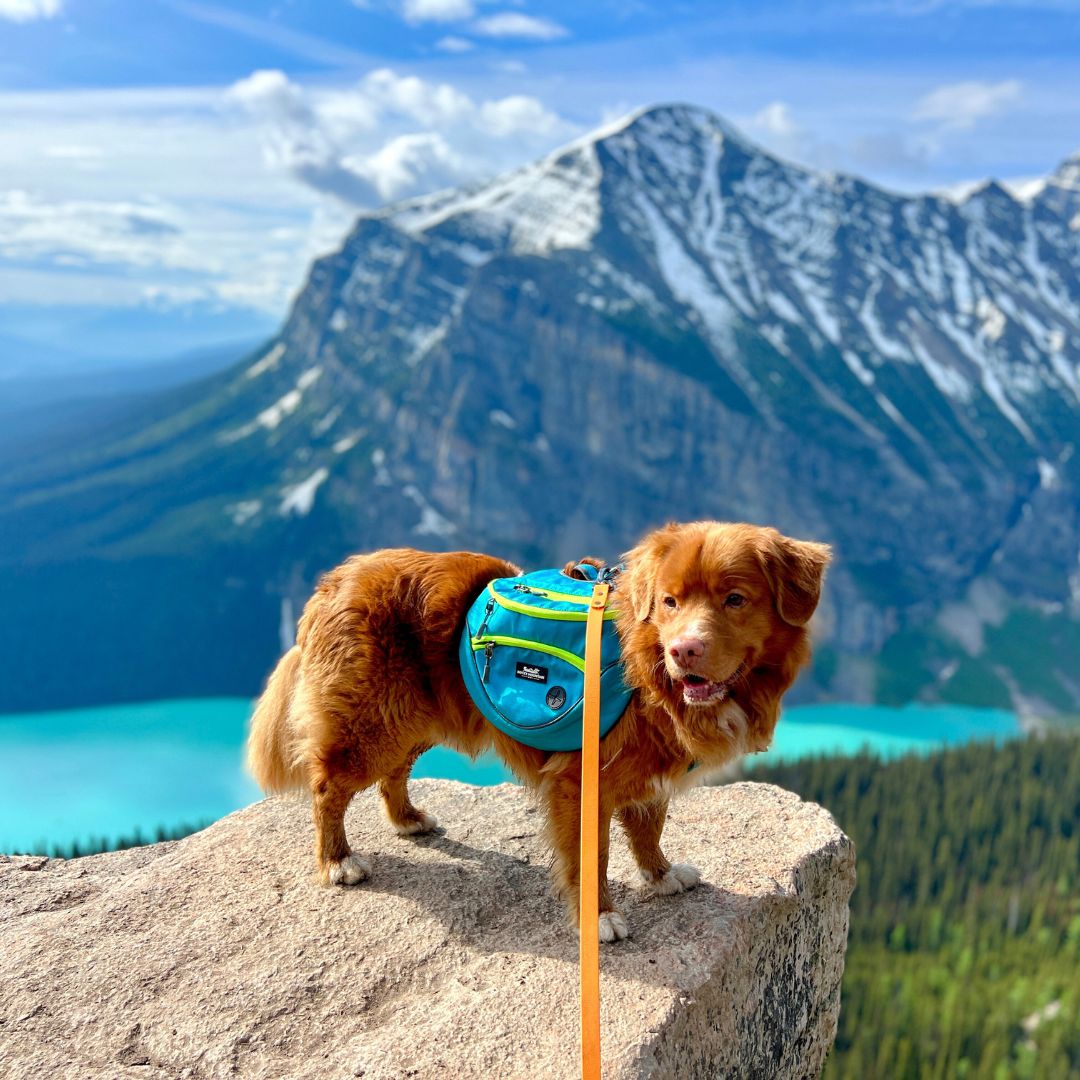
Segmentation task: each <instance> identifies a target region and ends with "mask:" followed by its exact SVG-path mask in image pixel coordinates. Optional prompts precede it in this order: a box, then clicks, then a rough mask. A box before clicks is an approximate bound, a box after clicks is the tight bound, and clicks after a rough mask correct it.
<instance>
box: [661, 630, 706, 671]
mask: <svg viewBox="0 0 1080 1080" xmlns="http://www.w3.org/2000/svg"><path fill="white" fill-rule="evenodd" d="M668 652H669V653H671V656H672V658H673V659H674V661H675V663H677V664H678V665H679V666H680V667H684V668H692V667H693V666H694V664H695V663H696V662H697V661H698V660H700V659H701V658H702V657H703V656H704V655H705V643H704V642H703V641H702V640H701V638H696V637H684V638H676V640H675V641H673V642H672V643H671V644H670V645H669V646H668Z"/></svg>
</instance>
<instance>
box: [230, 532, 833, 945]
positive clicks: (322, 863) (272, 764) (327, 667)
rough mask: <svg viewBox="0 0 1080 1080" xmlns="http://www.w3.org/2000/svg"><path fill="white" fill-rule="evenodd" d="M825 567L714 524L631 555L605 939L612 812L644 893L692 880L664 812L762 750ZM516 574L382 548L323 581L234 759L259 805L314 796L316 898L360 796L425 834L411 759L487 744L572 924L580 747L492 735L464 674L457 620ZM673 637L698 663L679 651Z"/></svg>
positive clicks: (352, 865) (801, 657)
mask: <svg viewBox="0 0 1080 1080" xmlns="http://www.w3.org/2000/svg"><path fill="white" fill-rule="evenodd" d="M578 561H581V560H578ZM589 561H593V562H596V560H589ZM828 561H829V549H828V548H827V547H826V546H825V545H822V544H814V543H807V542H803V541H798V540H791V539H789V538H787V537H784V536H781V535H780V533H778V532H777V531H776V530H775V529H762V528H757V527H755V526H751V525H734V524H720V523H716V522H695V523H692V524H688V525H669V526H667V527H666V528H663V529H660V530H658V531H657V532H654V533H652V534H650V535H649V536H647V537H645V539H644V540H642V542H641V543H640V544H639V545H638V546H637V547H636V548H634V549H633V551H631V552H630V553H629V554H628V555H627V556H626V570H625V572H624V573H623V574H622V575H621V576H620V577H619V578H618V579H617V586H616V590H615V593H614V594H613V595H614V603H615V604H616V605H617V606H618V608H619V615H618V620H617V627H618V632H619V635H620V638H621V640H622V645H623V657H624V661H625V677H626V680H627V683H628V684H629V685H630V686H631V687H633V689H634V691H635V693H634V695H633V697H632V698H631V701H630V705H629V707H628V708H627V710H626V713H625V715H624V716H623V717H622V719H621V720H620V721H619V722H618V723H617V724H616V725H615V727H614V728H613V729H612V730H611V731H610V732H609V733H608V735H607V736H606V737H605V738H604V740H603V742H602V744H601V748H600V761H601V769H602V772H601V783H600V816H601V832H600V835H601V847H600V912H601V916H600V924H601V925H600V932H601V937H602V939H603V940H616V939H618V938H622V937H625V936H626V934H627V927H626V922H625V920H624V919H623V917H622V915H621V914H620V913H618V912H617V911H615V909H614V907H613V905H612V902H611V896H610V894H609V891H608V885H607V858H608V834H609V831H610V823H611V818H612V816H615V817H617V818H618V819H619V822H620V823H621V825H622V826H623V829H624V830H625V832H626V836H627V839H628V841H629V844H630V848H631V851H632V852H633V855H634V858H635V859H636V861H637V864H638V866H639V867H640V869H641V873H642V876H643V877H644V879H645V882H646V886H647V888H649V889H650V890H651V891H653V892H655V893H659V894H667V893H674V892H681V891H682V890H683V889H684V888H687V887H690V886H692V885H694V884H696V882H697V880H698V875H697V871H696V870H694V868H693V867H691V866H675V867H673V866H672V865H671V863H669V862H668V860H667V859H666V858H665V857H664V854H663V852H662V851H661V850H660V833H661V830H662V829H663V827H664V817H665V814H666V812H667V805H668V800H669V798H670V796H671V794H672V793H673V792H674V791H676V790H678V789H679V788H680V787H682V786H685V785H686V784H687V783H689V782H690V781H691V780H694V781H696V780H697V779H699V778H700V777H702V776H703V775H707V773H708V771H709V770H710V769H715V768H716V767H718V766H722V765H724V764H726V763H727V762H729V761H731V760H732V759H733V758H734V757H736V756H737V755H739V754H742V753H747V752H752V751H756V750H764V749H765V748H766V747H768V745H769V744H770V742H771V741H772V735H773V729H774V727H775V726H776V721H777V718H778V716H779V711H780V699H781V697H782V695H783V694H784V692H785V691H786V690H787V689H788V687H789V686H791V684H792V682H793V681H794V679H795V676H796V675H797V674H798V672H799V669H800V668H801V667H803V665H804V664H806V662H807V661H808V660H809V657H810V646H809V641H808V634H807V630H806V624H807V622H808V621H809V619H810V616H811V615H812V614H813V612H814V609H815V607H816V606H817V602H818V597H819V595H820V590H821V583H822V578H823V575H824V571H825V567H826V565H827V564H828ZM573 565H574V564H573V563H571V564H568V567H572V566H573ZM518 573H520V571H519V570H518V568H517V567H515V566H513V565H511V564H510V563H508V562H504V561H503V560H501V559H496V558H493V557H490V556H487V555H476V554H472V553H469V552H454V553H451V554H429V553H426V552H421V551H413V550H410V549H396V550H387V551H377V552H375V553H374V554H371V555H357V556H353V557H352V558H350V559H348V560H347V561H346V562H345V563H343V564H342V565H341V566H339V567H338V568H337V569H335V570H332V571H331V572H330V573H328V574H326V575H325V576H324V577H323V579H322V580H321V581H320V582H319V585H318V588H317V589H316V591H315V594H314V596H312V598H311V599H310V600H309V601H308V604H307V606H306V607H305V609H304V613H303V616H302V618H301V619H300V625H299V631H298V636H297V643H296V645H295V646H294V647H293V648H292V649H291V650H290V651H289V652H288V653H286V655H285V656H284V657H283V658H282V660H281V661H280V662H279V664H278V666H277V668H276V669H275V671H274V673H273V674H272V675H271V677H270V681H269V683H268V685H267V688H266V691H265V693H264V694H263V696H262V698H261V700H260V701H259V704H258V707H257V709H256V711H255V715H254V718H253V720H252V725H251V734H250V738H249V743H248V762H249V766H250V768H251V771H252V773H253V774H254V776H255V778H256V780H258V782H259V784H260V785H261V786H262V787H263V788H264V790H267V791H284V790H287V789H290V788H301V789H308V790H309V791H310V792H311V795H312V800H313V815H314V819H315V847H316V858H317V860H318V866H319V872H320V875H321V877H322V880H323V881H324V882H325V883H335V884H345V885H351V884H355V883H357V882H359V881H362V880H363V879H364V878H365V877H367V876H368V874H369V873H370V872H371V866H370V865H369V863H368V862H367V861H366V860H365V859H363V858H362V857H361V856H359V855H356V854H353V853H352V852H351V851H350V848H349V843H348V840H347V839H346V836H345V825H344V816H345V809H346V807H347V806H348V804H349V801H350V800H351V799H352V797H353V795H355V794H356V792H358V791H361V790H362V789H364V788H367V787H369V786H371V785H372V784H378V787H379V793H380V795H381V796H382V800H383V806H384V809H385V811H386V816H387V817H388V818H389V820H390V822H391V824H392V825H393V826H394V828H395V829H396V830H397V831H398V832H399V833H402V834H411V833H421V832H427V831H430V830H431V829H433V828H435V825H436V822H435V819H434V818H433V817H432V816H431V815H430V814H426V813H425V812H424V811H423V810H421V809H420V808H418V807H416V806H414V805H413V804H412V802H410V800H409V795H408V790H407V781H408V777H409V772H410V770H411V768H412V765H413V762H414V761H415V760H416V759H417V757H419V755H420V754H422V753H423V752H424V751H425V750H427V749H428V748H430V747H431V746H434V745H435V744H444V745H447V746H451V747H453V748H454V749H456V750H460V751H462V752H463V753H466V754H469V755H476V754H479V753H481V752H482V751H484V750H486V749H488V748H490V747H494V749H495V751H496V752H497V753H498V755H499V756H500V757H501V758H502V760H503V761H504V762H505V763H506V764H507V765H508V766H509V767H510V769H512V770H513V772H514V774H515V775H516V776H518V777H519V778H520V779H521V780H522V781H523V782H524V783H526V784H528V785H529V786H530V787H532V788H534V789H536V790H537V792H538V793H539V796H540V798H541V800H542V802H543V803H544V805H545V807H546V810H547V823H548V834H549V839H550V842H551V845H552V847H553V849H554V853H555V868H554V873H555V878H556V883H557V885H558V886H559V889H560V891H561V893H562V895H563V897H564V898H565V900H566V903H567V907H568V909H569V913H570V915H571V917H572V918H573V919H576V918H577V907H578V897H577V890H578V827H579V826H578V821H579V813H580V809H579V807H580V752H569V753H547V752H545V751H542V750H534V749H532V748H530V747H527V746H523V745H521V744H520V743H517V742H514V741H513V740H512V739H510V738H509V737H508V736H506V735H504V734H503V733H502V732H500V731H497V730H496V729H495V728H494V727H492V726H491V725H490V724H488V723H487V721H486V720H484V718H483V717H482V716H481V715H480V713H479V712H478V711H477V710H476V708H475V707H474V706H473V704H472V702H471V700H470V698H469V696H468V694H467V692H466V690H465V687H464V685H463V683H462V680H461V675H460V673H459V669H458V656H457V647H458V638H459V635H460V633H461V629H462V625H463V623H464V618H465V613H466V611H467V610H468V608H469V605H470V604H471V603H472V601H473V600H474V599H475V597H476V596H477V595H478V594H479V593H480V591H481V590H482V589H483V588H484V587H485V585H486V584H487V583H488V582H489V581H490V580H491V579H492V578H497V577H511V576H514V575H516V574H518ZM733 594H737V595H738V597H742V598H743V600H742V601H741V602H738V601H737V598H736V600H732V599H731V598H732V595H733ZM686 641H690V642H691V643H692V645H693V648H689V649H683V650H682V652H681V653H680V651H679V646H680V643H683V642H686ZM673 643H674V644H675V646H676V648H675V649H674V651H673V649H672V645H673ZM688 676H689V682H688V681H687V677H688ZM691 684H696V685H691ZM695 695H696V696H697V698H698V700H696V701H695V700H694V698H695ZM706 696H707V697H708V700H705V701H702V700H701V699H702V698H703V697H706ZM692 764H696V765H697V766H698V768H696V769H694V771H693V772H689V770H690V767H691V765H692Z"/></svg>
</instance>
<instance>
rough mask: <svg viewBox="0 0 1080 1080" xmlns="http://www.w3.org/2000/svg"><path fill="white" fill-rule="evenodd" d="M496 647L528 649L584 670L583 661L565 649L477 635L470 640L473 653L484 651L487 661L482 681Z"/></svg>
mask: <svg viewBox="0 0 1080 1080" xmlns="http://www.w3.org/2000/svg"><path fill="white" fill-rule="evenodd" d="M496 645H509V646H511V647H513V648H515V649H530V650H532V651H533V652H541V653H546V654H547V655H548V656H555V657H557V658H558V659H560V660H563V661H565V662H566V663H567V664H569V665H570V666H571V667H575V668H577V669H578V671H584V670H585V661H584V660H582V659H581V657H580V656H578V655H577V653H572V652H569V651H568V650H566V649H560V648H558V647H557V646H555V645H547V644H545V643H544V642H542V641H528V640H527V639H526V638H516V637H506V636H504V635H502V634H491V635H490V636H489V637H486V638H481V636H480V635H479V634H477V635H476V637H474V638H473V639H472V648H473V652H479V651H480V650H481V649H483V650H484V657H485V659H486V661H487V663H485V665H484V680H486V678H487V673H488V667H489V665H490V662H491V654H492V653H493V652H494V651H495V646H496ZM484 680H482V681H484Z"/></svg>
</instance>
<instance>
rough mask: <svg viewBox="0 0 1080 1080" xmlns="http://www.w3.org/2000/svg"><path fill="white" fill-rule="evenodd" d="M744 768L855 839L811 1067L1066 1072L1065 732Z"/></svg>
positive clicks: (1079, 986)
mask: <svg viewBox="0 0 1080 1080" xmlns="http://www.w3.org/2000/svg"><path fill="white" fill-rule="evenodd" d="M752 776H753V778H754V779H760V780H769V781H771V782H773V783H777V784H780V785H782V786H783V787H786V788H789V789H791V790H794V791H797V792H798V793H799V794H800V795H802V796H803V797H804V798H806V799H812V800H814V801H815V802H819V803H821V804H822V805H824V806H826V807H828V809H829V810H831V811H832V812H833V814H834V815H835V817H836V819H837V821H838V822H839V824H840V825H841V827H842V828H843V829H844V831H845V832H847V834H848V835H849V836H851V837H852V838H853V839H854V840H855V844H856V848H857V850H858V867H859V871H858V873H859V884H858V886H857V887H856V890H855V894H854V896H853V898H852V911H851V937H850V945H849V949H848V960H847V971H846V974H845V976H844V989H843V1006H842V1009H841V1014H840V1031H839V1035H838V1037H837V1041H836V1045H835V1047H834V1049H833V1052H832V1055H831V1057H830V1059H829V1063H828V1065H827V1067H826V1071H825V1076H826V1077H833V1078H837V1077H860V1078H866V1077H886V1078H889V1080H892V1078H896V1080H903V1078H908V1077H911V1078H931V1077H933V1078H936V1077H942V1078H944V1077H968V1078H979V1080H983V1078H986V1080H999V1078H1005V1077H1041V1078H1045V1080H1065V1078H1068V1077H1080V739H1078V738H1075V737H1069V736H1067V735H1055V736H1050V737H1046V738H1042V739H1029V740H1025V741H1020V742H1012V743H1007V744H1005V745H1003V746H994V745H992V744H977V745H972V746H968V747H965V748H962V749H956V750H948V751H942V752H940V753H938V754H935V755H933V756H931V757H928V758H918V757H909V758H903V759H900V760H897V761H893V762H889V763H882V762H881V761H879V760H878V759H876V758H874V757H871V756H869V755H863V756H858V757H854V758H817V759H808V760H804V761H800V762H796V763H793V764H789V765H782V766H774V767H771V768H767V769H756V770H753V771H752Z"/></svg>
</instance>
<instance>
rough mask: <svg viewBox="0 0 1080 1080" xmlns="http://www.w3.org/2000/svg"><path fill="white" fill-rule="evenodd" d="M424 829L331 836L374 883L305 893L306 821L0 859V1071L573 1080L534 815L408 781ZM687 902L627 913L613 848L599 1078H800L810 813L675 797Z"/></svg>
mask: <svg viewBox="0 0 1080 1080" xmlns="http://www.w3.org/2000/svg"><path fill="white" fill-rule="evenodd" d="M414 794H415V796H417V797H418V799H417V801H418V802H419V804H421V805H423V806H424V807H425V808H426V809H428V810H430V811H432V812H434V813H435V814H436V815H437V816H438V817H439V819H440V821H441V822H442V823H443V826H444V830H440V832H438V833H437V834H433V835H431V836H427V837H419V838H408V839H406V838H399V837H397V836H396V835H395V834H394V833H393V832H392V831H391V830H390V828H389V826H388V825H386V824H385V822H383V821H382V819H381V816H380V814H379V813H378V810H377V807H376V801H375V798H374V796H373V795H372V794H370V793H368V794H364V795H362V796H360V797H358V798H357V799H356V800H355V802H354V805H353V806H352V808H351V810H350V813H349V817H348V827H349V835H350V838H351V840H352V842H353V844H354V846H355V847H356V848H357V849H358V850H360V851H363V852H365V853H369V854H373V855H374V862H375V873H374V876H373V878H372V880H370V881H369V882H367V883H365V884H364V885H361V886H359V887H356V888H353V889H342V888H323V887H321V886H320V885H318V884H317V883H316V882H315V880H314V875H313V855H312V851H311V846H312V845H311V839H312V830H311V826H310V822H309V811H308V807H307V806H306V804H305V803H304V802H303V801H301V800H297V799H269V800H267V801H264V802H261V803H257V804H255V805H254V806H250V807H248V808H247V809H245V810H241V811H238V812H237V813H235V814H231V815H230V816H229V817H227V818H225V819H223V820H222V821H219V822H218V823H217V824H215V825H212V826H211V827H210V828H208V829H205V830H204V831H202V832H200V833H196V834H195V835H193V836H190V837H188V838H187V839H185V840H181V841H179V842H172V843H164V844H155V845H152V846H149V847H143V848H135V849H132V850H129V851H122V852H115V853H110V854H106V855H96V856H92V857H89V858H82V859H73V860H70V861H67V862H65V861H63V860H59V859H49V860H47V861H46V860H44V859H31V858H25V857H12V858H7V857H4V856H0V1075H3V1076H5V1077H10V1078H15V1077H31V1076H32V1077H43V1076H58V1077H60V1076H62V1077H76V1076H77V1077H87V1078H90V1077H127V1076H133V1077H135V1076H137V1077H155V1078H156V1077H169V1078H176V1077H193V1078H194V1077H219V1076H252V1077H318V1078H320V1080H324V1078H327V1077H349V1076H363V1077H366V1078H368V1080H389V1078H395V1077H402V1078H403V1077H428V1076H448V1077H453V1078H454V1080H463V1078H465V1077H474V1076H475V1077H485V1078H490V1077H500V1078H504V1077H530V1078H533V1077H573V1076H574V1075H575V1074H576V1072H577V1070H578V1048H577V1047H578V1043H577V1033H578V1012H577V1010H578V997H577V986H578V984H577V938H576V936H575V934H574V933H573V932H572V931H571V930H570V929H568V927H567V925H566V921H565V918H564V915H563V911H562V906H561V904H560V903H559V901H557V900H556V899H555V898H554V897H553V896H552V895H551V893H550V890H549V888H548V882H547V873H546V867H547V863H548V855H547V853H546V851H545V848H544V844H543V841H542V836H541V832H542V819H541V815H540V812H539V811H538V810H536V809H535V808H534V807H533V806H531V805H530V803H529V801H528V800H527V798H526V796H525V795H524V794H523V792H522V791H521V789H519V788H516V787H513V786H511V785H502V786H500V787H494V788H475V787H468V786H466V785H463V784H459V783H455V782H453V781H442V780H426V781H417V782H416V783H415V784H414ZM664 839H665V845H664V846H665V849H666V851H667V853H668V855H669V857H671V858H673V859H676V860H679V861H682V860H685V861H691V862H694V863H696V864H697V866H698V867H699V868H700V869H701V871H702V875H703V881H702V884H701V885H700V886H698V887H697V888H696V889H694V890H693V891H692V892H688V893H685V894H683V895H679V896H673V897H665V898H656V899H646V898H645V897H643V896H642V895H641V894H640V893H639V892H638V891H637V890H636V888H635V872H634V870H633V866H632V863H631V860H630V857H629V854H628V852H627V850H626V847H625V845H624V844H623V843H622V842H621V840H620V841H617V842H616V843H615V844H614V845H613V852H612V866H611V876H612V879H613V882H614V890H615V896H616V902H617V903H618V904H619V905H620V906H621V907H622V908H623V909H624V910H625V912H626V914H627V916H628V918H629V920H630V924H631V932H632V935H633V936H632V937H631V939H630V940H628V941H625V942H622V943H620V944H618V945H612V946H605V947H604V948H603V949H602V951H601V967H602V998H603V1004H602V1018H603V1052H604V1075H605V1077H619V1078H623V1077H627V1078H629V1077H650V1078H659V1077H679V1078H680V1080H682V1078H687V1077H697V1076H702V1077H704V1076H709V1077H716V1076H725V1077H769V1078H772V1080H779V1078H783V1077H809V1076H815V1075H817V1073H818V1072H819V1071H820V1069H821V1066H822V1063H823V1061H824V1059H825V1055H826V1053H827V1052H828V1049H829V1046H830V1044H831V1042H832V1039H833V1036H834V1034H835V1030H836V1020H837V1013H838V1010H839V1006H840V979H841V975H842V973H843V968H844V948H845V944H846V940H847V929H848V898H849V896H850V894H851V890H852V888H853V886H854V883H855V860H854V852H853V848H852V844H851V842H850V841H849V840H848V838H847V837H846V836H844V834H843V833H842V832H841V831H840V829H839V828H838V827H837V826H836V823H835V822H834V821H833V819H832V818H831V817H830V816H829V814H828V813H827V812H826V811H824V810H823V809H821V808H820V807H818V806H815V805H814V804H812V803H805V802H802V801H800V800H799V798H798V797H797V796H795V795H792V794H790V793H789V792H786V791H783V790H781V789H779V788H776V787H771V786H767V785H763V784H733V785H730V786H727V787H721V788H700V789H697V790H695V791H693V792H691V793H689V794H688V795H686V796H685V797H683V798H681V799H679V800H677V801H676V802H675V803H674V804H673V808H672V813H671V815H670V817H669V821H668V826H667V829H666V831H665V836H664Z"/></svg>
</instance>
